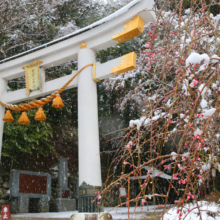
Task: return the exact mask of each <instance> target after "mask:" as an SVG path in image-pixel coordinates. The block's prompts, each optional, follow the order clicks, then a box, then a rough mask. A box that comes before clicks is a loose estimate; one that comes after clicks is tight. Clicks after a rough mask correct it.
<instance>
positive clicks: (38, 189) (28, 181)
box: [19, 174, 47, 194]
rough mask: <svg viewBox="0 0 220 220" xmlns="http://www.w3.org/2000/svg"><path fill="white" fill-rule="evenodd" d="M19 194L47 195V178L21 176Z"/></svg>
mask: <svg viewBox="0 0 220 220" xmlns="http://www.w3.org/2000/svg"><path fill="white" fill-rule="evenodd" d="M19 177H20V178H19V193H37V194H47V177H46V176H37V175H30V174H20V176H19Z"/></svg>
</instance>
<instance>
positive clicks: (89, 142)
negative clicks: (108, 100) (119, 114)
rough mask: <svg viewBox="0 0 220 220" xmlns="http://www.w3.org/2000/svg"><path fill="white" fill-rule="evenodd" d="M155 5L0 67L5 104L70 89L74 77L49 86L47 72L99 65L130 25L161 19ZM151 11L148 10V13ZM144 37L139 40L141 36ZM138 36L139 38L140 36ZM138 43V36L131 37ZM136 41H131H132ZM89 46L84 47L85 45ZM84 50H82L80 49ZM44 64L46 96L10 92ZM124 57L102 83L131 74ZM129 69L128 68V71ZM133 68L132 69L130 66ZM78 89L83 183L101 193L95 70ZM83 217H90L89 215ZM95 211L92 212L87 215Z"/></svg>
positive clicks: (99, 75)
mask: <svg viewBox="0 0 220 220" xmlns="http://www.w3.org/2000/svg"><path fill="white" fill-rule="evenodd" d="M153 4H154V1H153V0H134V1H132V2H131V3H129V4H128V5H126V6H125V7H124V8H122V9H120V10H119V11H117V12H115V13H113V14H111V15H110V16H108V17H106V18H104V19H102V20H100V21H98V22H96V23H94V24H92V25H90V26H88V27H85V28H83V29H81V30H79V31H76V32H74V33H72V34H69V35H67V36H64V37H62V38H59V39H56V40H54V41H52V42H49V43H47V44H44V45H42V46H39V47H37V48H34V49H32V50H29V51H26V52H24V53H21V54H18V55H16V56H13V57H10V58H7V59H5V60H2V61H0V100H1V101H2V102H7V103H17V102H21V101H25V100H30V99H33V98H37V97H42V96H44V95H47V94H50V93H52V92H54V91H56V90H57V89H59V88H60V87H61V86H62V85H63V84H65V83H66V82H67V81H68V79H70V78H71V76H72V75H68V76H64V77H60V78H58V79H55V80H51V81H48V82H45V70H46V69H47V68H50V67H51V66H57V65H60V64H62V63H65V62H68V61H71V60H74V59H77V58H78V69H81V68H82V67H84V66H85V65H87V64H90V63H95V62H96V60H95V52H97V51H100V50H103V49H106V48H108V47H110V46H113V45H115V44H116V43H117V42H116V41H115V40H112V36H114V35H116V34H117V33H118V32H123V30H124V32H126V28H128V27H129V25H130V24H126V27H125V29H123V28H124V23H126V22H128V21H129V20H131V19H133V18H134V17H135V16H137V15H139V16H140V17H141V18H142V19H143V21H144V22H145V24H146V23H149V22H151V21H153V20H154V19H155V14H154V12H153V11H150V9H152V8H153ZM144 9H146V10H144ZM129 28H130V27H129ZM136 35H138V34H136ZM136 35H134V36H136ZM131 37H133V36H131ZM131 37H130V38H131ZM115 39H117V41H118V42H119V43H120V42H122V41H125V40H126V39H122V38H121V36H120V34H119V33H118V35H117V36H115ZM82 43H84V44H82ZM80 45H81V48H80ZM34 60H42V61H43V63H42V65H41V68H40V70H41V86H42V89H41V91H39V90H37V91H33V92H31V93H30V95H28V96H27V95H26V89H20V90H17V91H13V92H7V82H8V80H12V79H15V78H19V77H21V76H24V70H23V69H22V68H21V67H22V66H23V65H26V64H28V63H31V62H33V61H34ZM121 61H122V62H123V61H125V63H126V62H127V61H128V59H127V60H125V59H124V57H119V58H117V59H114V60H111V61H108V62H106V63H104V64H99V65H97V66H96V76H95V77H96V79H97V80H103V79H106V78H109V77H112V74H111V73H113V72H114V71H113V72H112V70H113V67H115V68H117V67H118V66H119V65H121V67H120V68H121V69H120V70H121V71H119V72H118V73H120V72H123V71H126V70H127V69H126V67H125V64H123V63H121V64H120V62H121ZM123 65H124V66H123ZM126 65H127V64H126ZM74 72H75V71H73V74H74ZM73 87H78V136H79V146H78V147H79V185H80V186H81V185H82V183H83V182H85V183H86V184H89V185H91V186H94V187H101V186H102V180H101V165H100V150H99V148H100V147H99V129H98V106H97V88H96V81H94V77H93V67H92V66H91V67H87V68H86V69H84V70H83V71H82V72H81V73H80V74H79V76H77V77H76V78H75V79H74V80H73V82H72V83H70V85H69V86H68V87H67V89H70V88H73ZM4 112H5V109H4V107H3V106H0V153H1V147H2V134H3V127H4V123H3V121H2V120H1V119H2V118H3V116H4ZM82 211H86V210H85V209H84V210H82ZM87 211H89V210H87Z"/></svg>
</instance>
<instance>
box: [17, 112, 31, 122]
mask: <svg viewBox="0 0 220 220" xmlns="http://www.w3.org/2000/svg"><path fill="white" fill-rule="evenodd" d="M18 123H19V124H21V125H28V124H30V120H29V118H28V116H27V113H26V112H22V115H21V117H20V118H19V120H18Z"/></svg>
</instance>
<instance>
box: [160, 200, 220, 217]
mask: <svg viewBox="0 0 220 220" xmlns="http://www.w3.org/2000/svg"><path fill="white" fill-rule="evenodd" d="M198 205H199V207H200V213H201V217H202V220H220V206H219V205H218V204H216V203H214V202H213V203H208V202H207V201H199V202H198ZM193 208H195V209H193ZM192 209H193V210H192ZM191 210H192V211H191ZM180 216H181V219H185V220H200V215H199V211H198V208H197V205H196V203H194V204H192V203H190V204H187V205H185V206H184V208H183V211H182V214H181V212H180V210H178V208H176V207H175V208H172V209H170V210H169V211H168V212H167V213H166V214H165V215H164V218H163V219H164V220H177V219H180Z"/></svg>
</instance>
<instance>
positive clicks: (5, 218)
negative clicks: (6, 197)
mask: <svg viewBox="0 0 220 220" xmlns="http://www.w3.org/2000/svg"><path fill="white" fill-rule="evenodd" d="M10 219H11V216H10V205H2V220H10Z"/></svg>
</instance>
